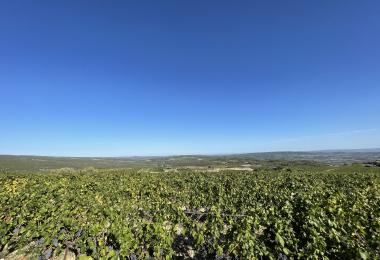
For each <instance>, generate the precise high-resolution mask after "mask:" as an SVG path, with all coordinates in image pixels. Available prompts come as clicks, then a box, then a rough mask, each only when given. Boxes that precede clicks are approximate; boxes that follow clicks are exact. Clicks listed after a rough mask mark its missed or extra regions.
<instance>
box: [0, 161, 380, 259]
mask: <svg viewBox="0 0 380 260" xmlns="http://www.w3.org/2000/svg"><path fill="white" fill-rule="evenodd" d="M0 220H1V221H0V252H1V253H0V258H4V257H5V258H6V257H7V256H9V255H10V254H11V253H12V252H17V251H19V252H22V253H23V254H26V255H29V256H35V258H37V257H38V258H40V259H50V258H55V257H56V258H57V257H58V256H62V254H65V255H67V254H68V252H70V253H71V254H75V255H76V257H78V258H79V259H92V258H93V259H99V258H102V259H119V258H121V259H146V258H155V259H173V258H174V259H183V258H196V259H204V258H207V259H306V258H310V259H355V258H356V259H380V171H379V170H376V169H375V168H373V169H365V168H364V167H363V168H358V169H357V170H350V169H348V168H347V169H346V170H345V169H344V167H342V169H339V168H338V169H337V170H336V169H333V170H331V171H329V170H328V171H325V170H320V171H318V170H315V169H314V170H311V169H303V170H299V169H286V170H270V169H260V170H257V171H251V172H247V171H232V170H231V171H228V170H227V171H220V172H195V171H191V170H178V171H172V172H170V171H169V172H163V171H153V170H152V171H148V170H146V171H138V170H137V169H136V170H134V169H129V170H122V169H119V170H95V169H93V170H86V171H83V170H82V171H81V170H79V171H75V172H50V173H33V174H32V173H29V174H27V173H1V175H0ZM26 249H27V250H26ZM26 251H27V252H26Z"/></svg>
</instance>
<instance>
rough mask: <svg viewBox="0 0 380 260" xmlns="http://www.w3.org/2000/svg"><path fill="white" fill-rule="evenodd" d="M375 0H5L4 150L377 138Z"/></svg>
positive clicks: (173, 150)
mask: <svg viewBox="0 0 380 260" xmlns="http://www.w3.org/2000/svg"><path fill="white" fill-rule="evenodd" d="M379 13H380V2H379V1H347V0H345V1H343V0H342V1H338V0H337V1H324V0H321V1H17V0H9V1H7V0H5V1H1V2H0V154H39V155H69V156H93V155H94V156H123V155H158V154H192V153H203V154H210V153H234V152H236V153H240V152H258V151H278V150H319V149H338V148H344V149H346V148H370V147H380V119H379V114H380V47H379V46H380V16H379Z"/></svg>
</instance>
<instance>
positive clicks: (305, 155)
mask: <svg viewBox="0 0 380 260" xmlns="http://www.w3.org/2000/svg"><path fill="white" fill-rule="evenodd" d="M379 160H380V148H375V149H353V150H325V151H309V152H291V151H289V152H265V153H246V154H230V155H178V156H133V157H51V156H24V155H0V169H2V170H17V171H44V170H51V169H59V168H65V167H69V168H75V169H80V168H86V167H95V168H135V167H183V166H202V167H205V166H223V167H236V166H242V165H265V164H268V162H270V161H272V162H273V161H293V162H294V161H307V162H317V163H327V164H344V163H348V164H350V163H365V162H374V161H379Z"/></svg>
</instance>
